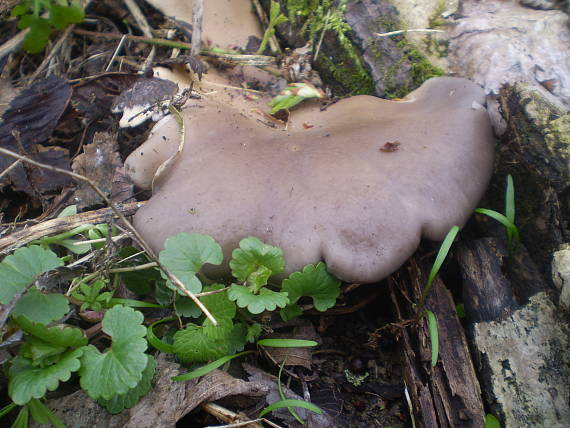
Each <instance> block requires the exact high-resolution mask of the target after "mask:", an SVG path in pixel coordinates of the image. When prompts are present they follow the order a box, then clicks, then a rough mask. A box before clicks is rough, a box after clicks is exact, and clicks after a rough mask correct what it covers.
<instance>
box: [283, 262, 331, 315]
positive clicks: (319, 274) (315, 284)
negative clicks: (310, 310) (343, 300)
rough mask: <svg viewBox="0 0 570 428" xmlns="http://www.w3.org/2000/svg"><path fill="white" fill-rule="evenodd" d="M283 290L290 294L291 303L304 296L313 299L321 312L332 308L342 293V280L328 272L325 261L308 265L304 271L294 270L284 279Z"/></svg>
mask: <svg viewBox="0 0 570 428" xmlns="http://www.w3.org/2000/svg"><path fill="white" fill-rule="evenodd" d="M281 289H282V290H283V291H286V292H287V293H288V294H289V299H290V300H291V303H295V302H297V300H299V299H300V298H301V297H302V296H309V297H311V298H312V299H313V304H314V305H315V308H316V309H317V310H319V311H321V312H324V311H326V310H327V309H329V308H332V307H333V306H334V305H335V304H336V298H337V297H338V295H339V294H340V281H339V280H338V279H336V278H335V277H334V276H332V275H331V274H330V273H328V272H327V267H326V265H325V264H324V263H322V262H321V263H318V264H317V265H316V266H315V265H307V266H305V267H304V268H303V271H302V272H294V273H292V274H291V275H290V276H289V278H287V279H285V280H284V281H283V284H282V286H281Z"/></svg>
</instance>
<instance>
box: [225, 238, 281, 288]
mask: <svg viewBox="0 0 570 428" xmlns="http://www.w3.org/2000/svg"><path fill="white" fill-rule="evenodd" d="M230 267H231V269H232V274H233V276H235V277H236V278H237V279H238V280H240V281H247V282H248V283H249V284H250V285H253V286H254V287H255V288H259V287H261V286H263V285H265V284H267V280H268V279H269V277H270V276H271V275H274V274H276V273H279V272H282V271H283V269H285V259H284V258H283V250H281V248H279V247H273V246H271V245H267V244H264V243H263V242H261V241H260V240H259V239H257V238H255V237H249V238H245V239H242V240H241V241H240V243H239V248H236V249H235V250H234V251H233V252H232V259H231V260H230Z"/></svg>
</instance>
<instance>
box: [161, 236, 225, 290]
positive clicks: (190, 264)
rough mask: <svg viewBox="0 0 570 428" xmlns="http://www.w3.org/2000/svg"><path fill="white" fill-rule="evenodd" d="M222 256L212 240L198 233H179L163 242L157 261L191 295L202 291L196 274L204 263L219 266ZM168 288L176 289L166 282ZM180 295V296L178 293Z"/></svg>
mask: <svg viewBox="0 0 570 428" xmlns="http://www.w3.org/2000/svg"><path fill="white" fill-rule="evenodd" d="M223 258H224V256H223V254H222V247H220V244H218V243H217V242H216V241H215V240H214V238H212V237H211V236H208V235H202V234H200V233H192V234H188V233H184V232H183V233H179V234H178V235H175V236H171V237H170V238H168V239H167V240H166V241H165V242H164V250H162V251H161V252H160V255H159V259H160V262H161V263H162V264H164V266H165V267H166V268H167V269H168V270H170V272H172V273H173V274H174V275H175V276H176V277H177V278H178V279H179V280H180V281H181V282H182V283H183V284H184V286H185V287H186V288H187V289H188V290H190V291H191V292H193V293H199V292H200V291H201V290H202V283H201V282H200V280H199V279H198V278H197V277H196V273H198V271H199V270H200V269H201V268H202V266H203V265H204V264H206V263H210V264H213V265H219V264H220V263H222V260H223ZM167 284H168V286H169V287H170V288H173V289H176V287H175V286H174V285H173V284H171V283H170V281H168V283H167ZM179 293H180V294H182V293H181V292H180V291H179Z"/></svg>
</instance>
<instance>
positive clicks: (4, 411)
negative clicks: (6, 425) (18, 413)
mask: <svg viewBox="0 0 570 428" xmlns="http://www.w3.org/2000/svg"><path fill="white" fill-rule="evenodd" d="M16 407H18V405H17V404H16V403H10V404H8V405H6V406H4V407H2V408H1V409H0V419H2V418H3V417H4V416H6V415H7V414H8V413H10V412H11V411H12V410H14V409H15V408H16Z"/></svg>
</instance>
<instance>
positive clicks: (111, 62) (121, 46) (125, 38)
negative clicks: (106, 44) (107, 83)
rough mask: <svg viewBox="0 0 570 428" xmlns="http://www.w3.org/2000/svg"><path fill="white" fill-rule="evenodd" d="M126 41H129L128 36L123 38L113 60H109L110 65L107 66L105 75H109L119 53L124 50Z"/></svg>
mask: <svg viewBox="0 0 570 428" xmlns="http://www.w3.org/2000/svg"><path fill="white" fill-rule="evenodd" d="M125 40H127V36H123V37H121V41H120V42H119V44H118V45H117V47H116V48H115V52H113V56H112V57H111V59H110V60H109V64H107V67H106V68H105V73H108V72H109V71H110V70H111V67H112V66H113V63H114V62H115V58H117V55H118V54H119V52H120V51H121V49H122V48H123V45H124V44H125Z"/></svg>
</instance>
